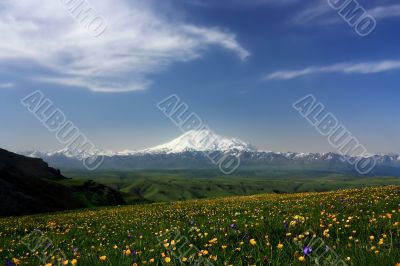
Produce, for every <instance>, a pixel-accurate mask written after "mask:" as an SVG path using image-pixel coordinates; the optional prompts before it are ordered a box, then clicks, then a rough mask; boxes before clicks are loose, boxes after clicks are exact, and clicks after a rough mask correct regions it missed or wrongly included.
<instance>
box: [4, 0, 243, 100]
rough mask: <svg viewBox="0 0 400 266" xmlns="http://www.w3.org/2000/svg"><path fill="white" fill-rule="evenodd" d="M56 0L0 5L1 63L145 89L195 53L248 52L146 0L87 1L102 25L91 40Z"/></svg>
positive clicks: (231, 38)
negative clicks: (213, 49)
mask: <svg viewBox="0 0 400 266" xmlns="http://www.w3.org/2000/svg"><path fill="white" fill-rule="evenodd" d="M62 2H63V1H54V0H43V1H40V2H38V1H34V0H24V1H15V0H4V1H2V2H1V3H0V32H1V33H2V40H3V41H2V42H0V62H1V64H3V65H6V64H8V63H14V64H15V62H19V63H20V62H23V64H24V65H26V64H35V65H40V66H41V67H44V68H45V69H47V70H50V71H51V72H53V73H54V74H52V75H46V76H35V77H34V79H35V80H40V81H46V82H55V83H59V84H64V85H70V86H79V87H83V88H87V89H90V90H92V91H99V92H123V91H134V90H143V89H146V88H147V87H148V86H149V84H151V79H150V78H149V76H150V75H152V74H154V73H157V72H158V71H161V70H163V69H165V68H166V67H168V66H170V65H171V64H173V63H176V62H185V61H190V60H194V59H196V58H199V57H201V56H202V55H203V54H204V51H205V50H206V49H207V48H209V47H210V46H219V47H222V48H224V49H226V50H229V51H231V52H232V53H234V54H236V55H237V56H238V57H239V58H240V59H242V60H244V59H245V58H247V57H248V56H249V54H250V53H249V52H248V51H247V50H246V49H244V48H243V47H242V46H241V45H240V44H239V43H238V41H237V40H236V36H235V35H234V34H233V33H231V32H229V31H228V30H223V29H220V28H207V27H203V26H199V25H192V24H187V23H185V22H182V21H178V20H177V19H171V16H170V17H169V18H167V15H166V14H164V13H161V12H159V11H156V9H155V8H154V6H152V4H150V3H149V2H147V1H127V0H114V1H90V5H91V6H93V7H95V8H96V9H97V10H98V11H99V13H100V14H101V15H102V17H104V19H105V21H106V22H107V24H108V27H107V30H106V31H105V32H104V33H103V34H102V35H101V36H99V37H97V38H94V37H92V36H91V35H90V34H88V32H87V30H86V29H85V28H84V27H83V26H82V25H80V24H79V23H78V22H77V21H75V19H74V18H73V16H71V14H70V13H69V12H68V11H67V10H66V9H65V8H64V7H63V5H62V4H61V3H62ZM169 15H170V14H169ZM172 17H173V16H172ZM47 72H48V71H47Z"/></svg>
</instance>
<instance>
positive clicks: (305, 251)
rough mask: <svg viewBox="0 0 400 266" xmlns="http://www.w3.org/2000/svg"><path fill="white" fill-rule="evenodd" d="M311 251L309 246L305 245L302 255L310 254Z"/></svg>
mask: <svg viewBox="0 0 400 266" xmlns="http://www.w3.org/2000/svg"><path fill="white" fill-rule="evenodd" d="M311 252H312V248H310V247H305V248H304V249H303V253H304V255H309V254H311Z"/></svg>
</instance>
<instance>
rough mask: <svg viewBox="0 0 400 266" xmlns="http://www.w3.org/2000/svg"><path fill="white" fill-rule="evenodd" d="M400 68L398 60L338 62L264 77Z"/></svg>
mask: <svg viewBox="0 0 400 266" xmlns="http://www.w3.org/2000/svg"><path fill="white" fill-rule="evenodd" d="M396 69H400V60H386V61H379V62H365V63H340V64H335V65H329V66H321V67H314V66H312V67H307V68H304V69H299V70H281V71H276V72H273V73H270V74H268V75H266V76H265V77H264V79H267V80H271V79H293V78H297V77H302V76H307V75H311V74H319V73H344V74H372V73H380V72H385V71H390V70H396Z"/></svg>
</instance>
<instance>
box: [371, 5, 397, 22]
mask: <svg viewBox="0 0 400 266" xmlns="http://www.w3.org/2000/svg"><path fill="white" fill-rule="evenodd" d="M369 13H370V14H371V15H372V16H373V17H375V18H378V19H379V18H391V17H400V5H391V6H378V7H375V8H372V9H371V10H369Z"/></svg>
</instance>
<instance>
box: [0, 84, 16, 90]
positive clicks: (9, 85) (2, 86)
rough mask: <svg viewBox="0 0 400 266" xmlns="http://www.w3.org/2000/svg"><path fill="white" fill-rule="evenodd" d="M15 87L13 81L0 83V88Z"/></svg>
mask: <svg viewBox="0 0 400 266" xmlns="http://www.w3.org/2000/svg"><path fill="white" fill-rule="evenodd" d="M13 87H15V84H14V83H0V89H8V88H13Z"/></svg>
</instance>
